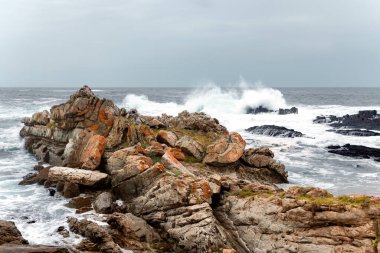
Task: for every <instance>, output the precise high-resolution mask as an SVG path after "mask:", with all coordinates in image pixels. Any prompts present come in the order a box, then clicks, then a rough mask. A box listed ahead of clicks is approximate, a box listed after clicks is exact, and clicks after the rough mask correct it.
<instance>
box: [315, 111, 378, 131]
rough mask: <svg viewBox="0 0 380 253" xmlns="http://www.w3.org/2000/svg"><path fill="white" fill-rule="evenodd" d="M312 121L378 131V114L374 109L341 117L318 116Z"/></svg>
mask: <svg viewBox="0 0 380 253" xmlns="http://www.w3.org/2000/svg"><path fill="white" fill-rule="evenodd" d="M314 123H318V124H323V123H328V124H329V125H330V126H332V127H335V128H350V129H357V130H360V129H367V130H377V131H380V115H379V114H377V111H376V110H366V111H359V112H358V113H357V114H352V115H345V116H343V117H337V116H334V115H330V116H318V117H317V118H316V119H315V120H314Z"/></svg>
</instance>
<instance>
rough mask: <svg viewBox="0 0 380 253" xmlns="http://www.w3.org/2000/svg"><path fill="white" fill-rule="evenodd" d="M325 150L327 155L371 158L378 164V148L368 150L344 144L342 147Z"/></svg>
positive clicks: (329, 147) (367, 148)
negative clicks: (327, 152)
mask: <svg viewBox="0 0 380 253" xmlns="http://www.w3.org/2000/svg"><path fill="white" fill-rule="evenodd" d="M327 149H328V151H329V153H333V154H338V155H342V156H349V157H357V158H365V159H370V158H373V159H374V160H375V161H377V162H380V149H379V148H369V147H366V146H361V145H350V144H346V145H343V146H339V145H337V146H328V147H327Z"/></svg>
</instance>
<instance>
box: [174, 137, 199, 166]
mask: <svg viewBox="0 0 380 253" xmlns="http://www.w3.org/2000/svg"><path fill="white" fill-rule="evenodd" d="M175 146H176V147H177V148H180V149H181V150H182V151H183V152H185V153H186V154H188V155H191V156H193V157H195V158H196V159H198V160H202V159H203V157H204V147H203V146H202V145H201V144H200V143H199V142H197V141H195V140H193V139H191V138H190V137H189V136H187V135H185V136H183V137H181V138H180V139H179V140H178V141H177V142H176V144H175Z"/></svg>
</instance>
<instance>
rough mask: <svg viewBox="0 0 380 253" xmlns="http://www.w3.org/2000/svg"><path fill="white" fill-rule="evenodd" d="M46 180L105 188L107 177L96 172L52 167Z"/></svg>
mask: <svg viewBox="0 0 380 253" xmlns="http://www.w3.org/2000/svg"><path fill="white" fill-rule="evenodd" d="M48 178H49V180H50V181H52V182H59V181H65V182H71V183H75V184H80V185H86V186H105V185H107V180H108V175H107V174H105V173H102V172H98V171H90V170H82V169H73V168H69V167H52V168H51V169H50V170H49V176H48Z"/></svg>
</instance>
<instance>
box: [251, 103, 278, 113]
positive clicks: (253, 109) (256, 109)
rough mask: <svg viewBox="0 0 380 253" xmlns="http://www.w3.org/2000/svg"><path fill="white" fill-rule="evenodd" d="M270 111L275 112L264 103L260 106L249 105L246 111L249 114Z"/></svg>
mask: <svg viewBox="0 0 380 253" xmlns="http://www.w3.org/2000/svg"><path fill="white" fill-rule="evenodd" d="M268 112H274V111H273V110H270V109H268V108H266V107H264V106H262V105H260V106H258V107H247V108H246V109H245V113H247V114H259V113H268Z"/></svg>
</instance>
